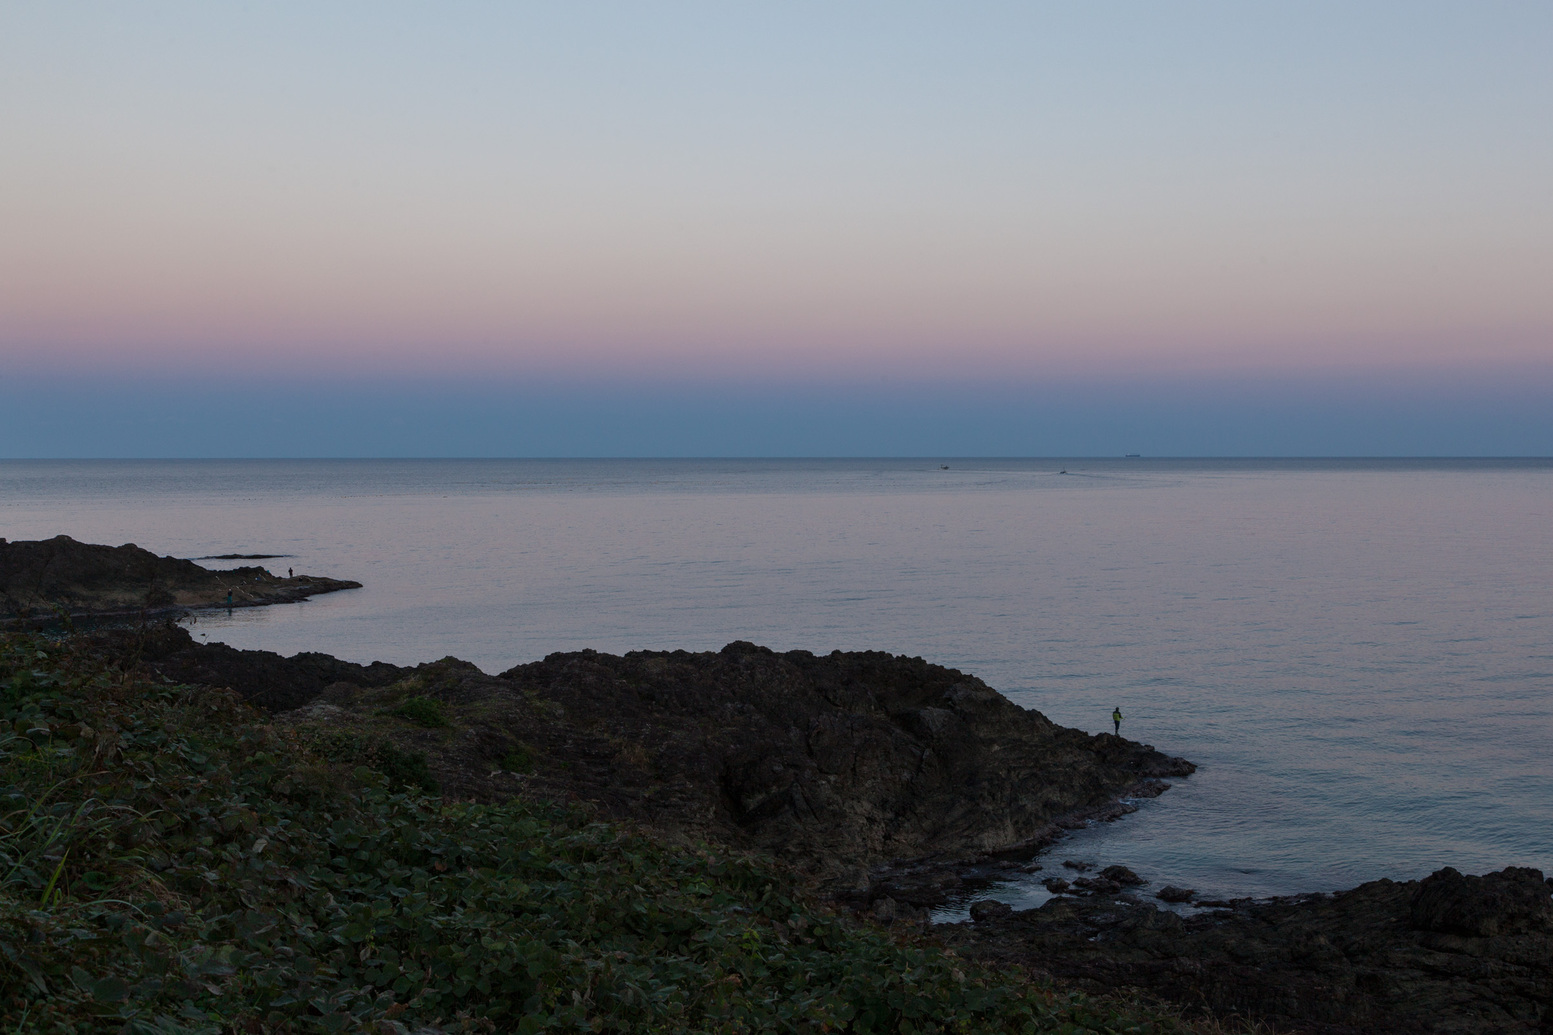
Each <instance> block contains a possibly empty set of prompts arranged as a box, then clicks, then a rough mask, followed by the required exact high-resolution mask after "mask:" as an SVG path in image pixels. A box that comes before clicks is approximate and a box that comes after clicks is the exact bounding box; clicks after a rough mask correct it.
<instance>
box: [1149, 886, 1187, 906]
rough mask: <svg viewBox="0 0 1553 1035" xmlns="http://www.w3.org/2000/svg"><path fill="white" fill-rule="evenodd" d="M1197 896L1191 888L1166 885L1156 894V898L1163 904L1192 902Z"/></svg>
mask: <svg viewBox="0 0 1553 1035" xmlns="http://www.w3.org/2000/svg"><path fill="white" fill-rule="evenodd" d="M1196 894H1197V892H1195V891H1193V890H1192V889H1191V888H1178V887H1176V886H1175V885H1173V884H1166V885H1165V886H1164V887H1162V888H1160V889H1159V890H1158V891H1156V892H1154V897H1155V898H1157V899H1159V900H1160V901H1162V902H1190V901H1191V900H1192V898H1193V897H1194V896H1195V895H1196Z"/></svg>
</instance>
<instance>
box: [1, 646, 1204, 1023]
mask: <svg viewBox="0 0 1553 1035" xmlns="http://www.w3.org/2000/svg"><path fill="white" fill-rule="evenodd" d="M72 649H73V648H71V646H70V645H69V644H62V645H58V647H57V648H56V646H54V645H47V644H41V643H39V642H37V641H32V640H25V639H16V638H13V639H9V640H0V701H3V708H4V714H3V717H0V718H3V723H0V731H9V732H0V785H3V790H0V813H3V815H0V1026H3V1029H4V1030H5V1031H7V1032H10V1033H13V1035H20V1033H24V1032H47V1033H50V1035H53V1033H59V1035H65V1033H73V1035H79V1033H87V1032H103V1033H107V1032H123V1033H126V1035H176V1033H189V1035H205V1033H209V1035H216V1033H218V1032H221V1033H226V1032H234V1033H235V1032H245V1033H260V1032H266V1031H270V1032H319V1033H331V1035H332V1033H342V1032H353V1033H354V1032H362V1033H366V1032H372V1033H374V1035H408V1033H410V1032H412V1031H421V1030H424V1029H426V1028H427V1027H434V1028H438V1029H441V1030H442V1031H449V1032H451V1031H468V1032H495V1031H512V1032H537V1031H549V1030H563V1029H564V1030H574V1031H595V1032H601V1031H609V1032H649V1031H708V1032H710V1031H717V1032H755V1031H789V1032H811V1031H812V1032H821V1031H853V1032H885V1031H889V1032H896V1031H898V1032H918V1031H921V1032H934V1031H997V1032H1016V1031H1019V1032H1033V1031H1096V1032H1098V1031H1138V1032H1144V1031H1170V1030H1177V1028H1176V1026H1175V1025H1174V1024H1173V1022H1170V1021H1169V1020H1161V1019H1157V1018H1154V1017H1152V1016H1151V1015H1148V1014H1146V1013H1141V1012H1136V1011H1118V1010H1117V1009H1116V1008H1113V1007H1112V1006H1110V1005H1107V1004H1096V1003H1094V1002H1092V1001H1090V1000H1086V999H1083V998H1082V997H1077V996H1071V995H1064V994H1060V993H1057V992H1055V991H1053V990H1051V989H1048V988H1044V987H1041V986H1037V985H1033V984H1030V983H1028V982H1026V981H1023V980H1021V979H1016V978H1011V977H1009V976H1006V975H999V974H996V973H991V972H987V971H984V970H981V969H979V968H976V967H973V966H970V965H968V964H967V963H965V962H964V961H961V960H959V959H957V958H955V957H954V956H952V955H950V954H948V953H946V952H944V951H942V950H939V949H935V948H932V947H930V946H926V945H922V944H914V943H912V942H910V941H906V940H899V939H897V938H894V937H892V936H891V935H890V934H889V933H887V932H885V931H881V930H877V929H872V928H866V927H860V926H857V925H855V924H853V923H851V922H850V921H847V920H845V919H844V918H842V917H838V916H836V915H834V914H831V913H829V912H826V911H824V910H822V909H819V908H817V907H816V906H814V905H813V904H812V903H809V902H807V901H805V900H804V899H803V898H802V896H801V895H799V894H797V893H795V891H794V890H793V886H792V884H791V882H790V881H789V880H788V878H787V876H786V875H785V873H784V872H783V871H782V870H780V869H779V868H778V867H777V866H776V864H774V863H772V862H770V861H769V860H762V859H759V858H744V857H739V856H734V855H729V854H727V853H724V852H721V851H716V850H712V849H701V850H696V851H692V850H687V849H686V848H684V847H682V846H671V845H667V844H664V843H660V842H658V841H655V840H653V839H651V838H649V837H646V836H643V835H640V834H634V833H629V832H626V831H623V830H621V829H619V828H616V827H612V826H609V825H605V824H600V823H596V822H592V821H591V820H590V818H589V817H588V816H587V815H585V814H584V813H582V812H580V811H578V810H576V809H566V808H562V807H559V806H552V805H544V804H535V803H530V802H524V801H514V802H510V803H507V804H502V805H478V804H470V803H454V802H443V801H439V800H437V799H435V798H430V797H426V796H423V795H416V794H404V793H394V792H393V791H392V790H391V787H390V779H389V776H388V775H387V774H386V773H385V772H384V771H383V770H382V769H381V768H378V769H374V768H372V767H370V766H358V767H356V768H354V769H353V770H349V771H347V770H344V769H343V768H342V767H341V766H339V765H338V764H337V763H336V762H334V761H333V760H332V759H331V757H330V755H329V753H327V752H320V751H318V750H317V749H316V747H314V746H310V745H309V743H308V742H307V741H306V740H305V739H304V738H302V737H300V736H298V735H297V734H295V733H292V732H288V731H283V730H277V729H276V728H274V727H271V726H269V725H266V724H265V723H263V722H262V721H261V718H260V717H259V716H258V715H257V714H255V713H253V712H252V711H250V710H249V709H248V708H247V707H246V706H245V705H243V704H242V703H241V702H240V701H239V700H238V699H236V698H235V697H234V696H233V695H231V694H230V693H227V692H224V691H220V692H218V691H208V690H198V689H190V688H187V687H168V686H165V685H160V684H156V683H153V682H151V681H149V680H143V679H140V678H137V677H136V676H134V675H133V674H129V673H125V672H122V671H119V670H117V669H113V668H108V667H104V666H103V665H101V664H100V663H98V662H96V661H94V660H93V659H92V658H91V657H90V656H87V655H84V654H83V655H80V656H75V655H72V654H71V653H70V652H71V650H72ZM384 757H385V756H384V755H382V754H381V753H379V754H378V755H377V758H378V759H379V761H380V763H381V760H382V759H383V758H384ZM423 764H424V760H423Z"/></svg>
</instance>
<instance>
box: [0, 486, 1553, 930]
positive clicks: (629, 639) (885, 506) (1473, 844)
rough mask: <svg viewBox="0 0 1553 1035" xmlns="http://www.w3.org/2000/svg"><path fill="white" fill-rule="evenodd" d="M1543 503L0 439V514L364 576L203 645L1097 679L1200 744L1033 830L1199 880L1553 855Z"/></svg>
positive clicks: (1547, 866) (214, 617)
mask: <svg viewBox="0 0 1553 1035" xmlns="http://www.w3.org/2000/svg"><path fill="white" fill-rule="evenodd" d="M942 464H948V469H947V470H946V469H943V467H942V466H941V465H942ZM1063 470H1066V471H1067V473H1066V474H1061V473H1058V472H1060V471H1063ZM1550 530H1553V461H1541V460H1530V461H1366V460H1332V461H1299V460H1272V461H1246V460H1191V461H1176V460H1153V459H1128V460H1120V459H1118V460H1077V459H1074V460H985V461H976V460H954V459H951V460H944V461H939V460H834V461H832V460H792V461H789V460H737V461H734V460H730V461H699V460H593V461H570V460H568V461H537V460H488V461H487V460H472V461H462V460H426V461H421V460H402V461H72V462H61V461H3V462H0V535H3V536H6V537H8V538H11V539H33V538H44V537H48V536H52V535H56V534H59V533H61V532H63V533H65V534H68V535H71V536H74V537H75V538H77V539H80V540H84V541H88V542H105V543H112V544H118V543H122V542H135V543H138V544H139V545H141V546H143V547H146V548H148V549H151V550H155V551H157V552H158V553H166V554H173V555H175V556H181V557H204V556H210V555H214V554H225V553H271V554H284V555H287V556H285V557H283V558H279V559H276V560H271V561H265V562H259V563H264V564H266V565H267V566H268V567H270V569H271V570H273V571H284V570H285V569H286V568H287V567H294V568H295V569H296V570H297V571H298V572H299V573H309V574H320V575H331V576H335V577H339V578H351V579H358V580H360V581H361V582H363V583H365V588H364V589H361V590H354V591H349V592H344V593H339V594H334V595H331V596H326V597H320V598H317V599H314V600H311V601H308V602H306V603H302V604H295V605H286V606H283V607H274V608H266V609H256V610H248V611H243V610H239V611H236V612H233V613H231V614H227V613H225V612H218V613H207V614H202V615H200V616H199V618H198V621H197V622H196V623H195V624H194V625H193V626H192V630H193V632H194V633H195V635H196V636H197V637H203V638H205V639H208V640H212V641H215V640H220V641H224V642H227V643H230V644H232V645H234V646H237V647H243V648H262V649H265V650H274V651H279V652H281V653H284V654H291V653H295V652H297V651H302V650H317V651H324V652H327V653H330V654H335V655H337V656H339V657H342V658H346V659H349V660H352V661H359V662H369V661H372V660H376V659H381V660H384V661H390V662H395V663H400V664H414V663H417V662H421V661H426V660H431V659H434V658H438V657H442V656H444V655H448V654H452V655H455V656H458V657H461V658H465V659H467V660H469V661H473V662H474V663H476V664H478V665H479V666H480V667H482V668H484V669H486V670H487V671H492V672H495V671H500V670H502V669H504V668H507V667H509V666H511V665H513V664H515V663H518V662H522V661H529V660H534V659H536V658H539V657H542V656H543V655H545V654H547V653H550V652H553V651H563V650H578V649H581V648H585V647H591V648H594V649H597V650H601V651H609V652H613V653H620V652H624V651H629V650H636V649H675V648H684V649H687V650H715V649H717V648H719V647H721V646H722V645H723V644H725V643H727V642H728V641H730V640H734V639H747V640H753V641H755V642H757V643H762V644H765V645H767V646H770V647H772V648H774V649H776V650H787V649H793V648H804V649H808V650H813V651H816V652H825V651H829V650H832V649H838V648H839V649H843V650H886V651H891V652H894V653H901V654H909V655H920V656H922V657H924V658H926V659H928V660H929V661H932V662H936V663H939V664H943V665H949V666H953V667H956V668H960V669H963V670H965V671H967V672H970V673H973V674H975V675H977V676H980V677H981V678H982V679H984V680H985V681H986V682H987V683H988V684H990V685H991V686H993V687H995V688H997V689H998V690H1001V691H1002V692H1003V693H1005V694H1007V695H1008V696H1009V697H1010V698H1012V699H1013V700H1014V701H1016V702H1018V703H1019V704H1021V705H1024V706H1026V707H1031V708H1038V709H1039V710H1041V711H1042V712H1044V713H1046V714H1047V715H1048V716H1050V717H1051V718H1052V719H1054V720H1056V721H1057V722H1060V723H1063V724H1064V725H1069V726H1076V727H1079V728H1082V729H1087V730H1090V731H1092V732H1099V731H1101V730H1102V729H1109V728H1110V718H1109V717H1110V713H1111V709H1112V708H1113V707H1120V709H1121V711H1122V713H1123V715H1124V716H1125V718H1124V721H1123V724H1122V732H1123V733H1124V734H1125V735H1127V736H1129V737H1132V738H1134V739H1137V740H1142V741H1145V742H1147V743H1151V744H1153V745H1155V746H1157V747H1159V748H1161V749H1162V750H1165V751H1167V752H1169V753H1171V754H1179V755H1184V756H1185V757H1187V758H1190V759H1192V760H1193V761H1195V762H1197V763H1198V764H1199V766H1200V767H1201V768H1200V769H1199V771H1198V773H1197V774H1196V775H1195V776H1193V777H1192V778H1190V779H1188V780H1184V781H1178V782H1177V785H1176V786H1175V787H1174V788H1173V789H1172V790H1170V791H1169V792H1168V793H1166V794H1165V795H1164V796H1163V797H1161V798H1159V799H1157V800H1154V801H1150V802H1146V803H1143V804H1142V806H1141V808H1140V809H1139V811H1138V812H1137V813H1135V814H1133V815H1131V816H1128V817H1126V818H1124V819H1122V820H1120V821H1118V822H1115V823H1109V824H1103V825H1099V826H1095V827H1091V828H1088V829H1085V830H1082V831H1079V832H1077V833H1076V834H1074V835H1073V836H1072V837H1071V838H1069V839H1068V840H1066V841H1064V842H1063V843H1062V844H1060V845H1059V846H1058V847H1057V848H1055V849H1054V850H1053V851H1052V852H1051V853H1050V855H1051V857H1052V858H1053V859H1055V860H1061V859H1065V858H1075V859H1083V860H1088V861H1093V862H1096V863H1098V864H1100V865H1108V864H1111V863H1122V864H1126V865H1128V866H1131V867H1132V868H1133V869H1135V870H1137V871H1138V872H1139V873H1140V874H1141V875H1143V876H1144V877H1146V878H1148V879H1149V880H1150V881H1151V886H1152V887H1158V886H1160V885H1162V884H1166V883H1172V884H1179V885H1185V886H1188V887H1193V888H1197V889H1199V890H1200V891H1202V892H1204V893H1205V894H1210V895H1214V896H1239V895H1256V896H1262V895H1273V894H1288V893H1294V892H1301V891H1317V890H1331V889H1336V888H1340V887H1349V886H1352V885H1354V884H1357V883H1359V882H1362V881H1365V880H1370V879H1373V878H1376V877H1382V876H1387V877H1395V878H1411V877H1417V876H1421V875H1423V874H1426V873H1428V872H1430V871H1432V870H1434V869H1436V868H1438V867H1439V866H1443V865H1451V866H1455V867H1456V868H1458V869H1460V870H1463V871H1467V872H1482V871H1484V870H1488V869H1498V868H1500V867H1503V866H1506V865H1527V866H1536V867H1539V868H1541V869H1544V870H1553V838H1550V836H1549V833H1548V832H1549V831H1550V830H1553V766H1550V764H1549V763H1548V759H1549V758H1550V757H1553V636H1550V633H1553V549H1550V545H1549V532H1550ZM202 563H206V564H207V565H210V566H223V564H225V565H226V566H232V565H238V564H245V563H255V562H251V561H241V560H239V561H230V562H214V561H206V562H202ZM1047 869H1048V871H1051V870H1057V871H1058V872H1062V871H1061V869H1060V867H1057V866H1056V865H1055V864H1054V863H1053V862H1048V863H1047ZM1042 876H1044V874H1042ZM1033 880H1034V878H1028V880H1027V883H1024V884H1013V885H1005V886H1002V887H1000V888H997V889H995V890H994V895H995V897H1000V898H1004V899H1007V900H1008V901H1011V902H1016V903H1021V904H1025V903H1031V902H1035V901H1039V900H1040V899H1041V898H1044V892H1043V891H1042V890H1041V889H1040V888H1039V886H1038V885H1035V884H1034V883H1033Z"/></svg>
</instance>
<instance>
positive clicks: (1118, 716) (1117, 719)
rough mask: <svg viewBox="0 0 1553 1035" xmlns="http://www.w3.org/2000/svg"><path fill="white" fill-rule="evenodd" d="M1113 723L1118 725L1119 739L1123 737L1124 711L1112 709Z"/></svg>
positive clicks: (1117, 733)
mask: <svg viewBox="0 0 1553 1035" xmlns="http://www.w3.org/2000/svg"><path fill="white" fill-rule="evenodd" d="M1111 721H1112V722H1114V723H1116V735H1117V736H1118V737H1119V736H1121V735H1122V710H1121V709H1120V708H1112V709H1111Z"/></svg>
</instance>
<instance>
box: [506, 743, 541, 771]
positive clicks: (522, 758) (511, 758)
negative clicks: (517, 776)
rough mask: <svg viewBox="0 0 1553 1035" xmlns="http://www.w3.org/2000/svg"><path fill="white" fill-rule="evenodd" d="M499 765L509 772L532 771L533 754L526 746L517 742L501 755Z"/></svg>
mask: <svg viewBox="0 0 1553 1035" xmlns="http://www.w3.org/2000/svg"><path fill="white" fill-rule="evenodd" d="M501 767H502V768H503V769H505V770H506V771H507V772H509V773H531V772H533V771H534V756H533V755H532V754H530V753H529V750H528V748H526V747H524V746H523V745H521V744H519V745H518V746H517V747H515V748H513V749H512V750H511V751H509V752H507V753H506V754H505V755H503V756H501Z"/></svg>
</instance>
